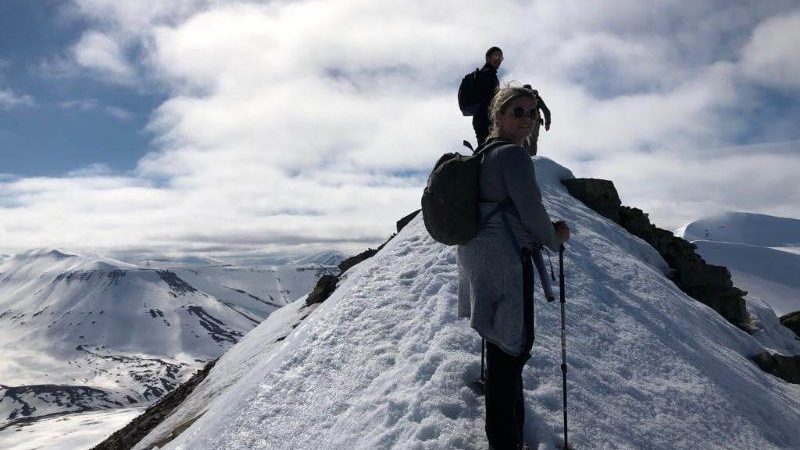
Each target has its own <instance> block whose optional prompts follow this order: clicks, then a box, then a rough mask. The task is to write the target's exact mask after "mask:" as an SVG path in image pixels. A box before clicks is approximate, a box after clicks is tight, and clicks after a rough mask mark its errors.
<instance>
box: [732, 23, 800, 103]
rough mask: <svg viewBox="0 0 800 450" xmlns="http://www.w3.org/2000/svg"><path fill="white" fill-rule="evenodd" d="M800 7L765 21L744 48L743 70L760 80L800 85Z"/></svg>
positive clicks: (783, 84)
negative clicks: (798, 46)
mask: <svg viewBox="0 0 800 450" xmlns="http://www.w3.org/2000/svg"><path fill="white" fill-rule="evenodd" d="M798 42H800V9H798V10H795V11H794V12H792V13H790V14H782V15H779V16H776V17H772V18H770V19H768V20H765V21H764V22H763V23H761V24H759V26H758V27H757V28H756V29H755V30H754V31H753V35H752V38H751V39H750V41H749V42H748V43H747V45H746V46H745V47H744V49H743V50H742V67H743V70H744V73H745V74H746V75H747V76H749V77H751V78H753V79H754V80H757V81H759V82H761V83H764V84H767V85H771V86H776V87H788V88H794V89H798V88H800V51H798V48H797V43H798Z"/></svg>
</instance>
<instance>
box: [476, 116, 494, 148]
mask: <svg viewBox="0 0 800 450" xmlns="http://www.w3.org/2000/svg"><path fill="white" fill-rule="evenodd" d="M490 125H491V124H490V123H489V111H487V110H484V109H481V110H480V111H478V112H477V113H475V115H474V116H472V129H474V130H475V137H476V138H477V139H478V145H481V144H483V143H484V142H485V141H486V138H488V137H489V127H490Z"/></svg>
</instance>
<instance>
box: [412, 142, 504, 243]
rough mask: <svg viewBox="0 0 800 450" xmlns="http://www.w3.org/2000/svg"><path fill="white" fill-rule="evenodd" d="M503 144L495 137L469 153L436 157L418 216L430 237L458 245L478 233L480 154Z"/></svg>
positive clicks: (481, 161) (481, 156)
mask: <svg viewBox="0 0 800 450" xmlns="http://www.w3.org/2000/svg"><path fill="white" fill-rule="evenodd" d="M507 144H508V143H507V142H505V141H495V142H492V143H490V144H489V145H486V146H485V147H483V148H479V149H478V150H477V151H476V152H475V153H474V154H472V155H461V154H459V153H446V154H444V155H442V157H441V158H439V160H438V161H437V162H436V165H434V167H433V170H432V171H431V174H430V176H429V177H428V185H427V186H426V187H425V191H424V192H423V194H422V218H423V220H424V222H425V228H426V229H427V230H428V234H430V235H431V237H432V238H433V239H434V240H436V241H437V242H441V243H442V244H445V245H459V244H466V243H467V242H469V240H470V239H472V238H473V237H475V235H476V234H478V230H479V229H480V226H481V223H480V174H481V164H483V157H484V155H485V154H486V153H487V152H489V151H491V150H493V149H495V148H498V147H501V146H503V145H507Z"/></svg>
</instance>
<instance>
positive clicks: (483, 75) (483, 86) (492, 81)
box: [478, 63, 500, 114]
mask: <svg viewBox="0 0 800 450" xmlns="http://www.w3.org/2000/svg"><path fill="white" fill-rule="evenodd" d="M498 87H500V80H498V79H497V69H495V68H494V67H492V66H491V65H490V64H489V63H486V64H484V65H483V67H482V68H481V70H480V72H478V98H479V99H480V102H481V111H482V112H483V114H488V111H489V104H490V103H492V98H493V97H494V94H495V92H497V88H498Z"/></svg>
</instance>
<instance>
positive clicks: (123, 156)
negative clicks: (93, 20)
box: [0, 0, 164, 176]
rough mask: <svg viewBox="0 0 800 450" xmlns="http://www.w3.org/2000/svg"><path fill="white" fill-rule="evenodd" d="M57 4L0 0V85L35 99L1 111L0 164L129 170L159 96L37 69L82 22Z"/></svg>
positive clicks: (44, 170)
mask: <svg viewBox="0 0 800 450" xmlns="http://www.w3.org/2000/svg"><path fill="white" fill-rule="evenodd" d="M63 5H64V3H63V2H57V1H47V0H42V1H36V2H31V1H24V0H9V1H4V2H3V3H2V4H1V5H0V58H2V61H3V66H0V67H3V68H0V77H2V78H0V79H2V80H3V83H2V84H0V85H2V86H4V87H6V88H11V89H13V90H14V91H16V92H24V93H26V94H27V95H28V96H30V98H31V99H32V101H33V102H34V105H32V106H29V107H24V108H15V109H13V110H5V111H3V110H0V150H1V151H2V153H3V157H4V158H3V159H4V164H3V168H2V169H1V170H2V171H3V172H6V173H12V174H15V175H19V176H41V175H46V176H56V175H59V174H64V173H66V172H69V171H73V170H78V169H81V168H83V167H85V166H87V165H90V164H105V165H107V166H108V167H109V168H111V169H113V170H123V171H124V170H131V169H133V168H134V167H135V166H136V161H138V160H139V158H141V157H142V156H144V155H145V154H146V153H147V152H148V151H149V150H152V147H151V146H150V145H149V143H150V139H151V138H152V136H150V135H148V134H147V133H146V132H144V131H143V130H144V128H145V125H146V124H147V117H148V115H149V113H150V112H151V111H152V110H153V109H154V108H155V107H156V106H157V105H158V103H159V102H160V101H163V99H164V95H163V94H159V93H158V92H157V91H152V92H147V91H146V90H143V89H137V88H136V87H135V86H131V87H125V86H119V85H114V84H111V85H109V84H108V83H103V82H100V81H98V80H97V79H96V78H91V77H90V78H87V77H83V76H63V75H57V74H53V73H50V71H48V70H45V69H43V67H42V66H43V64H47V63H48V62H51V61H54V60H56V59H58V58H60V57H62V56H61V55H62V54H63V53H64V51H65V49H67V48H69V46H70V45H71V44H73V43H74V41H76V40H77V39H78V38H80V36H81V33H82V32H83V31H84V30H85V28H86V26H87V23H86V22H85V21H84V20H81V18H80V17H78V16H74V15H72V16H71V15H69V14H68V13H67V12H66V11H67V10H65V9H64V8H63ZM70 105H71V106H70ZM109 109H111V111H112V112H109ZM114 112H116V115H115V114H114Z"/></svg>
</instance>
